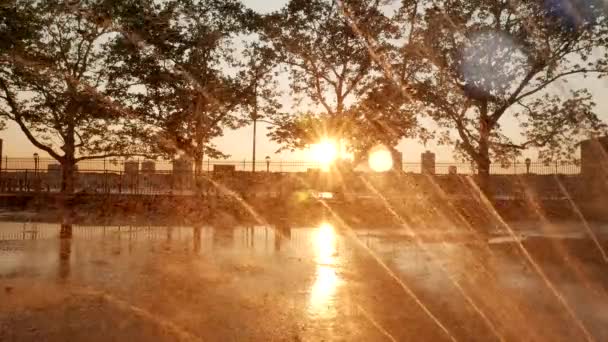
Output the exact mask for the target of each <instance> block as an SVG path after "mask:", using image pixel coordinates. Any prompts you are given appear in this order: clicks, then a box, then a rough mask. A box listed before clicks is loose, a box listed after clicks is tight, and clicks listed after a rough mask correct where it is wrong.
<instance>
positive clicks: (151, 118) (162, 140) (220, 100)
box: [111, 0, 251, 174]
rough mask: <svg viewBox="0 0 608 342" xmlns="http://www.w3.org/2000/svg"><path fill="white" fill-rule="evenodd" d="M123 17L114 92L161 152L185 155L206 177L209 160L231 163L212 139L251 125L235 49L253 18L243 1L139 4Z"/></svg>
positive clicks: (178, 0) (247, 89)
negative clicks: (140, 119) (143, 124)
mask: <svg viewBox="0 0 608 342" xmlns="http://www.w3.org/2000/svg"><path fill="white" fill-rule="evenodd" d="M119 17H120V19H119V22H120V25H121V27H122V29H123V31H124V37H125V38H124V39H122V40H121V41H118V42H117V44H115V45H114V47H113V53H112V55H113V56H114V57H113V58H114V61H115V66H114V67H113V72H114V74H116V75H119V77H116V78H114V79H113V81H112V86H111V91H112V93H113V94H114V96H117V97H118V98H121V99H124V100H125V101H127V102H128V103H130V104H131V106H132V108H133V109H134V110H136V111H137V112H139V113H141V114H142V115H143V118H144V121H145V122H146V123H147V125H148V128H149V129H150V130H151V131H152V132H153V134H149V136H150V138H151V139H150V140H149V143H150V144H152V145H153V146H154V147H155V149H156V151H158V152H160V153H163V154H165V155H169V156H171V157H173V156H175V155H177V154H181V153H183V154H185V155H186V156H188V157H190V158H192V159H193V160H194V164H195V172H196V173H197V174H198V173H200V172H201V170H202V163H203V158H204V156H205V155H208V156H210V157H214V158H218V157H224V154H223V153H221V152H220V151H218V150H217V149H216V148H215V146H214V145H213V144H212V142H211V140H212V139H213V138H215V137H218V136H221V135H222V133H223V129H224V128H232V129H234V128H238V127H240V126H242V125H244V124H246V123H247V120H246V117H245V116H244V115H242V109H243V108H244V106H245V103H244V102H245V100H246V99H247V98H248V96H247V94H248V93H249V92H250V91H251V89H250V87H249V85H245V84H244V83H243V82H241V80H240V79H239V77H238V76H239V73H238V68H239V67H240V66H241V63H240V61H239V60H237V59H235V56H234V50H235V39H236V38H237V37H238V35H240V34H242V33H245V32H246V31H247V27H248V26H247V25H248V23H249V22H250V21H251V18H250V17H251V13H249V12H247V11H246V10H245V9H244V8H243V6H242V4H241V3H240V2H238V1H235V0H212V1H197V0H171V1H145V2H136V1H134V2H132V3H130V4H129V6H125V7H124V8H123V11H122V13H121V14H120V15H119ZM235 70H236V71H235Z"/></svg>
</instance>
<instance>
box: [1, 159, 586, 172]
mask: <svg viewBox="0 0 608 342" xmlns="http://www.w3.org/2000/svg"><path fill="white" fill-rule="evenodd" d="M130 167H131V168H132V167H135V170H138V172H142V173H146V172H148V173H167V172H168V173H173V172H174V171H176V172H188V171H192V172H194V166H193V165H192V163H186V164H184V163H181V164H179V166H177V163H174V162H172V161H168V160H156V161H149V160H144V159H135V160H125V159H98V160H86V161H81V162H79V163H78V164H77V168H78V169H79V171H80V172H97V173H104V172H106V173H107V172H110V173H111V172H114V173H120V172H128V171H129V168H130ZM220 167H224V168H223V170H224V171H225V170H226V168H225V167H228V168H229V169H233V170H234V171H239V172H252V171H253V170H255V171H256V172H266V171H268V172H306V171H308V170H311V169H323V165H322V164H320V163H317V162H308V161H286V160H285V161H284V160H268V161H266V160H262V161H256V162H255V168H254V163H253V162H252V161H250V160H241V161H239V160H210V159H206V160H204V161H203V163H202V169H201V172H213V171H214V170H217V169H218V168H220ZM1 168H2V171H3V172H25V171H29V172H30V173H32V172H53V171H56V170H59V169H60V166H59V164H58V162H57V161H56V160H54V159H48V158H8V157H5V158H4V159H2V165H1ZM176 169H177V170H176ZM357 169H359V170H361V171H366V170H367V167H366V166H365V165H363V166H361V167H358V168H357ZM131 170H134V169H131ZM402 170H403V171H404V172H406V173H422V164H421V163H417V162H404V163H403V164H402ZM580 172H581V167H580V163H576V162H551V163H540V162H532V163H529V164H526V162H525V161H518V160H515V161H513V162H511V163H509V164H508V165H500V164H492V165H491V167H490V173H491V174H502V175H515V174H527V173H530V174H542V175H550V174H563V175H574V174H579V173H580ZM432 173H434V174H438V175H444V174H450V173H457V174H466V175H470V174H475V173H476V168H475V166H474V165H473V164H471V163H457V162H437V163H435V165H434V172H432Z"/></svg>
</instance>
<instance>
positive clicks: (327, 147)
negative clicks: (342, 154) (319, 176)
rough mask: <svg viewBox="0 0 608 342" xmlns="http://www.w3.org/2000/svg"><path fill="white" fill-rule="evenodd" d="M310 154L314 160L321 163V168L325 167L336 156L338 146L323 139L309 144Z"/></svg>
mask: <svg viewBox="0 0 608 342" xmlns="http://www.w3.org/2000/svg"><path fill="white" fill-rule="evenodd" d="M310 155H311V157H312V159H313V160H314V161H315V162H317V163H319V164H321V166H322V167H323V168H327V167H329V165H331V164H332V163H333V162H334V161H335V160H336V158H337V157H338V148H337V146H336V143H335V142H334V141H332V140H330V139H323V140H321V141H320V142H318V143H316V144H312V145H310Z"/></svg>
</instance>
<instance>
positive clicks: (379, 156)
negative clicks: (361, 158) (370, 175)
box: [368, 145, 393, 172]
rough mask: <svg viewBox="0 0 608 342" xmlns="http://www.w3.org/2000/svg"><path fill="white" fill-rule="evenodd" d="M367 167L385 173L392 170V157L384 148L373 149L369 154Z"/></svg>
mask: <svg viewBox="0 0 608 342" xmlns="http://www.w3.org/2000/svg"><path fill="white" fill-rule="evenodd" d="M368 162H369V167H370V168H371V169H372V170H374V171H376V172H386V171H389V170H390V169H392V168H393V156H392V155H391V152H390V151H389V150H388V149H387V148H386V147H384V146H382V145H380V146H377V147H375V148H373V149H372V150H371V151H370V153H369V158H368Z"/></svg>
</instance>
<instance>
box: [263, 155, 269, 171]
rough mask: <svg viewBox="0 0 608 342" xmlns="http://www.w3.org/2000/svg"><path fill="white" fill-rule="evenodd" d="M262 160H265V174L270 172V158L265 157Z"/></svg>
mask: <svg viewBox="0 0 608 342" xmlns="http://www.w3.org/2000/svg"><path fill="white" fill-rule="evenodd" d="M264 159H265V160H266V172H270V157H269V156H266V158H264Z"/></svg>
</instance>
